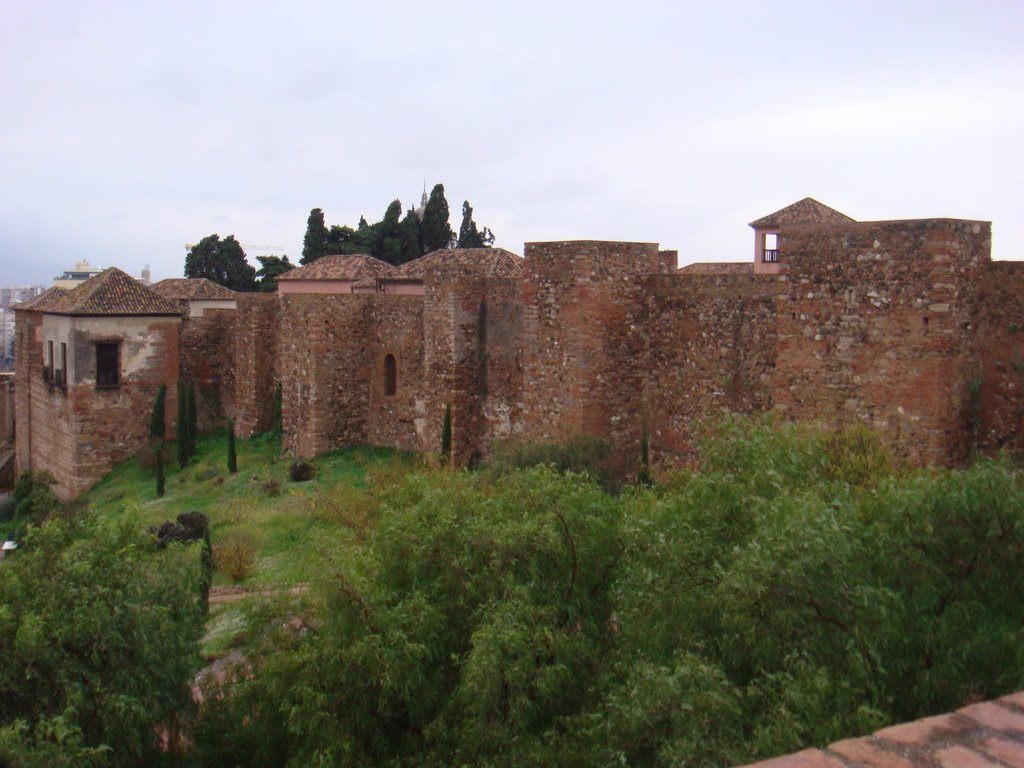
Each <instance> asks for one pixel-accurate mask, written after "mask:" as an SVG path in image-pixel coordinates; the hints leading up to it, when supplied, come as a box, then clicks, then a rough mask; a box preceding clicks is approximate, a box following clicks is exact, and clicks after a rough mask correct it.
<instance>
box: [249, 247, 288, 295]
mask: <svg viewBox="0 0 1024 768" xmlns="http://www.w3.org/2000/svg"><path fill="white" fill-rule="evenodd" d="M256 261H258V262H259V263H260V268H259V270H257V272H256V278H257V286H258V288H259V290H260V291H263V292H265V293H266V292H273V291H276V290H277V278H278V277H280V276H281V275H283V274H284V273H285V272H289V271H291V270H293V269H295V265H294V264H292V263H291V262H290V261H289V260H288V257H287V256H257V257H256Z"/></svg>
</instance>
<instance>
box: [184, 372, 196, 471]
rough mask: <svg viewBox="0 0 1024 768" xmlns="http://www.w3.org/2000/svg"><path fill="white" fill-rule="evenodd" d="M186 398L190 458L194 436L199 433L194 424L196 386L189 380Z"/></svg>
mask: <svg viewBox="0 0 1024 768" xmlns="http://www.w3.org/2000/svg"><path fill="white" fill-rule="evenodd" d="M185 398H186V400H187V403H188V405H187V410H186V413H187V419H188V458H190V459H191V458H192V457H193V456H195V455H196V437H197V436H198V434H199V430H198V427H197V425H196V388H195V385H194V384H193V383H192V381H191V380H190V381H189V382H188V392H187V393H186V396H185Z"/></svg>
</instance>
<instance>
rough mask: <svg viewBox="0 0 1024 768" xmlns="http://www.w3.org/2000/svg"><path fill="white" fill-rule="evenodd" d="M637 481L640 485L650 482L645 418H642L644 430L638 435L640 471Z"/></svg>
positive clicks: (648, 437) (649, 459) (648, 446)
mask: <svg viewBox="0 0 1024 768" xmlns="http://www.w3.org/2000/svg"><path fill="white" fill-rule="evenodd" d="M637 481H638V482H639V483H640V484H641V485H650V484H651V439H650V436H649V435H648V434H647V419H644V430H643V432H642V433H641V435H640V472H639V473H638V475H637Z"/></svg>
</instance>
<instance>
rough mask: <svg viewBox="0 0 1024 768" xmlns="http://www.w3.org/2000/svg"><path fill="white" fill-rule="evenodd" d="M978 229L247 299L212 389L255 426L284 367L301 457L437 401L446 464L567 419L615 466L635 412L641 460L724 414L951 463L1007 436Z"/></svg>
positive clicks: (1004, 388) (559, 432)
mask: <svg viewBox="0 0 1024 768" xmlns="http://www.w3.org/2000/svg"><path fill="white" fill-rule="evenodd" d="M989 243H990V225H989V224H988V223H984V222H971V221H959V220H948V219H936V220H923V221H894V222H852V223H843V224H828V225H820V224H816V225H800V226H790V227H786V228H783V230H782V232H781V233H780V238H779V251H780V253H782V254H784V259H783V262H782V263H783V269H782V270H781V271H780V272H779V273H778V274H762V275H754V274H752V273H747V274H743V273H728V272H726V271H723V273H721V274H714V273H712V274H699V273H693V274H688V273H686V272H672V273H666V271H665V270H664V264H663V257H662V253H663V252H660V251H659V250H658V246H657V245H655V244H649V243H613V242H592V241H576V242H563V243H530V244H527V246H526V254H525V258H524V260H523V263H522V277H521V278H519V279H510V278H489V277H486V276H479V275H473V274H464V273H462V274H454V273H453V274H435V275H433V276H432V277H430V278H428V279H427V280H426V283H425V289H424V291H423V294H422V295H392V294H384V293H378V294H372V295H355V294H334V295H286V296H282V297H280V298H278V299H276V300H268V298H267V297H262V296H254V297H245V298H243V299H241V300H240V302H239V311H238V313H237V318H236V321H235V322H236V329H235V331H234V332H233V336H234V339H235V347H234V360H233V369H234V378H233V380H228V379H224V382H223V383H224V387H225V392H224V395H223V396H222V398H221V400H222V402H225V403H231V402H233V403H235V408H236V411H237V415H236V422H237V423H238V425H239V427H240V428H241V431H242V432H243V433H245V434H252V433H254V432H257V431H261V430H262V429H266V428H267V427H268V425H269V422H270V419H271V418H272V414H271V410H270V409H271V408H272V397H271V396H270V394H269V393H270V392H271V390H272V388H273V382H275V381H280V382H281V383H282V388H283V395H284V397H283V399H284V405H283V414H284V425H285V434H286V439H285V447H286V449H287V450H288V452H290V453H292V454H294V455H297V456H304V457H309V456H312V455H315V454H316V453H319V452H321V451H324V450H328V449H331V448H335V447H340V446H346V445H359V444H370V445H385V446H395V447H400V448H407V449H413V450H425V451H436V450H437V449H438V447H439V446H440V433H441V425H442V421H443V413H444V408H445V406H446V405H449V404H450V405H451V407H452V414H453V415H452V421H453V441H454V447H453V456H454V460H455V461H456V463H458V464H466V463H471V462H473V461H476V460H477V459H479V458H482V457H485V456H486V455H487V454H488V452H489V449H490V447H491V446H492V445H493V443H494V442H495V441H497V440H505V439H517V440H523V441H555V440H561V439H565V438H567V437H570V436H573V435H579V434H582V435H591V436H595V437H600V438H603V439H606V440H608V441H609V442H610V443H611V444H612V445H613V446H615V448H616V450H617V452H618V453H619V458H620V459H621V462H622V463H623V465H624V466H626V467H628V466H629V465H630V462H635V459H636V457H637V456H638V455H639V445H640V440H641V435H642V433H643V430H644V428H645V425H646V428H647V430H648V434H649V440H650V445H651V452H652V457H653V458H654V459H655V460H656V461H659V462H661V463H663V464H666V465H676V464H685V463H689V462H692V461H693V460H694V458H695V450H696V442H697V439H698V436H699V433H700V430H701V428H702V424H703V423H704V422H705V420H706V419H707V418H708V417H709V416H712V415H714V414H716V413H719V412H722V411H734V412H742V413H759V412H765V411H774V412H776V413H778V414H779V415H780V416H781V417H783V418H786V419H794V420H805V421H818V422H822V423H825V424H831V425H836V426H844V425H853V424H863V425H866V426H868V427H870V428H872V429H874V430H876V431H877V432H879V433H880V434H881V435H882V436H883V438H884V440H885V441H886V443H887V444H888V445H889V446H890V447H891V448H892V449H893V450H895V451H896V453H897V454H899V455H900V456H902V457H904V458H905V459H907V460H908V461H910V462H911V463H917V464H940V465H950V464H956V463H958V462H961V461H963V460H964V459H965V458H966V457H967V456H968V455H969V454H970V453H971V451H973V450H975V449H979V448H980V449H994V448H1000V447H1007V448H1010V449H1013V450H1021V448H1022V447H1024V446H1022V440H1024V436H1022V417H1024V398H1022V387H1024V345H1022V342H1024V290H1021V289H1022V288H1024V264H1017V263H1007V262H1004V263H991V262H990V261H989V256H988V254H989ZM275 302H276V303H275ZM257 307H260V309H259V310H257V309H256V308H257ZM260 313H262V314H260ZM257 315H259V316H260V317H262V318H263V320H260V321H256V320H254V318H255V317H256V316H257ZM187 324H188V321H186V326H187ZM257 328H258V330H254V329H257ZM186 336H187V332H186ZM190 353H191V352H190V349H189V347H188V345H187V344H186V345H185V348H184V352H183V354H184V357H185V358H186V359H187V358H188V357H189V355H190ZM389 355H390V356H391V357H393V359H394V361H395V370H396V379H397V381H396V390H395V392H394V394H389V393H388V392H387V390H386V385H387V382H386V381H385V379H386V375H387V374H386V362H385V358H386V357H387V356H389ZM232 389H233V391H231V390H232ZM258 393H261V394H258Z"/></svg>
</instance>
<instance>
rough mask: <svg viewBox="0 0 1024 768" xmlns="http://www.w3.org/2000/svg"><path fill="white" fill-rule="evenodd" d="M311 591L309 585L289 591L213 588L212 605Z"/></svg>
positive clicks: (211, 591)
mask: <svg viewBox="0 0 1024 768" xmlns="http://www.w3.org/2000/svg"><path fill="white" fill-rule="evenodd" d="M308 589H309V585H308V584H296V585H295V586H294V587H289V588H288V589H246V588H245V587H233V586H232V587H211V588H210V605H219V604H222V603H235V602H238V601H239V600H244V599H245V598H247V597H252V596H253V595H259V596H261V597H273V596H274V595H301V594H302V593H303V592H306V591H307V590H308Z"/></svg>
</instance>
